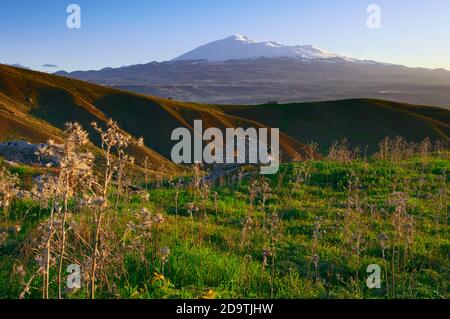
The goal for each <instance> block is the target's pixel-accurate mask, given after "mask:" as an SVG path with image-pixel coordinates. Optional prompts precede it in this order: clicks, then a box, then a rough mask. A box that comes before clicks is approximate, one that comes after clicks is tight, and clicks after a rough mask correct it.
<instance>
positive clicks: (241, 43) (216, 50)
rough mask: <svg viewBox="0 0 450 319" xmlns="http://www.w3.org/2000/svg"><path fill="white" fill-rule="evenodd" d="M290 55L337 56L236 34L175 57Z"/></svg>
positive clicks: (301, 46)
mask: <svg viewBox="0 0 450 319" xmlns="http://www.w3.org/2000/svg"><path fill="white" fill-rule="evenodd" d="M260 57H265V58H275V57H290V58H303V59H320V58H332V57H339V56H338V55H337V54H333V53H328V52H325V51H322V50H320V49H317V48H315V47H313V46H312V45H296V46H288V45H283V44H280V43H278V42H275V41H267V42H256V41H254V40H252V39H250V38H249V37H247V36H245V35H241V34H236V35H233V36H230V37H228V38H225V39H222V40H218V41H214V42H210V43H207V44H205V45H202V46H200V47H198V48H196V49H194V50H192V51H190V52H187V53H185V54H183V55H181V56H179V57H177V58H175V59H174V61H178V60H208V61H226V60H242V59H253V58H260Z"/></svg>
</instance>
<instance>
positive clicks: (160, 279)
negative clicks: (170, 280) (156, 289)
mask: <svg viewBox="0 0 450 319" xmlns="http://www.w3.org/2000/svg"><path fill="white" fill-rule="evenodd" d="M166 281H167V279H166V277H164V275H163V274H160V273H157V272H155V273H154V276H153V278H152V281H151V284H152V285H153V284H155V283H157V282H164V283H165V282H166Z"/></svg>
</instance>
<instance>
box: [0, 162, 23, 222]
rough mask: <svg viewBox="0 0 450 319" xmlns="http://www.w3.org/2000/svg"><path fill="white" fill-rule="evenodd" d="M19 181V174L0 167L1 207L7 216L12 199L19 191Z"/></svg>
mask: <svg viewBox="0 0 450 319" xmlns="http://www.w3.org/2000/svg"><path fill="white" fill-rule="evenodd" d="M19 182H20V180H19V176H18V175H17V174H12V173H10V172H9V170H7V169H6V167H1V168H0V207H1V208H2V209H3V215H4V217H5V218H7V217H8V214H9V208H10V206H11V202H12V200H13V199H14V198H15V197H16V196H17V194H18V193H19V189H18V185H19Z"/></svg>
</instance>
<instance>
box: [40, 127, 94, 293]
mask: <svg viewBox="0 0 450 319" xmlns="http://www.w3.org/2000/svg"><path fill="white" fill-rule="evenodd" d="M64 134H65V136H66V138H65V140H64V143H63V144H62V145H59V144H56V143H54V142H53V141H49V143H48V145H46V146H44V147H42V148H41V149H40V150H39V153H40V154H41V155H43V156H47V157H53V158H56V159H57V162H58V169H59V174H58V182H57V185H58V186H57V189H59V190H60V192H56V193H55V199H54V205H55V204H59V205H60V207H61V208H62V209H61V214H62V216H60V217H61V219H62V220H61V225H60V227H61V230H60V233H61V250H60V256H59V267H58V298H60V299H61V298H62V267H63V260H64V254H65V246H66V220H67V215H68V213H69V207H68V204H69V199H70V198H72V197H74V196H75V195H76V194H77V192H78V191H79V190H80V189H83V190H86V189H90V188H91V187H92V183H93V182H94V174H93V160H94V157H93V155H92V153H91V152H89V151H88V150H87V149H86V145H87V144H88V143H89V139H88V134H87V132H86V131H84V130H83V129H82V127H81V126H80V124H78V123H67V124H66V129H65V131H64ZM51 215H53V210H52V213H51ZM52 220H53V216H51V218H50V223H52ZM51 233H52V231H51V230H50V239H49V241H51V237H52V236H51ZM47 245H48V246H49V245H50V243H48V244H47ZM46 249H47V254H48V253H49V251H50V249H49V247H47V248H46ZM47 265H48V263H47ZM46 273H48V272H47V269H46ZM47 276H48V275H47ZM47 285H48V283H47ZM46 296H48V287H47V289H46Z"/></svg>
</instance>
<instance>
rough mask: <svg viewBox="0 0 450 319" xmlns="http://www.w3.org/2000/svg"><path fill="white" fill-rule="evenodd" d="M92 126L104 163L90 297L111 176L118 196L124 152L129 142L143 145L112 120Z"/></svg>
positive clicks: (91, 289)
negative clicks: (115, 177) (114, 180)
mask: <svg viewBox="0 0 450 319" xmlns="http://www.w3.org/2000/svg"><path fill="white" fill-rule="evenodd" d="M92 127H93V128H94V129H95V130H96V131H97V133H98V134H99V135H100V139H101V148H102V150H103V155H104V159H105V161H106V163H105V172H104V175H103V183H102V184H101V185H98V186H100V191H101V198H100V199H101V202H100V205H99V208H100V209H99V210H98V212H97V214H96V222H95V235H94V241H93V245H92V247H93V252H92V261H91V263H92V265H91V271H90V281H91V287H90V294H91V298H92V299H94V298H95V275H96V268H97V255H98V246H99V245H98V244H99V236H100V232H101V228H102V219H103V215H104V211H105V208H106V207H107V206H108V202H109V200H108V191H109V188H110V186H111V184H112V182H113V180H112V179H113V176H114V174H115V173H116V174H117V189H118V191H117V194H116V196H120V195H121V193H122V183H123V173H124V168H125V166H126V165H127V164H129V163H130V162H131V157H130V156H128V155H127V154H126V149H127V148H128V146H129V145H130V144H136V145H143V139H142V138H140V139H139V140H138V141H135V140H133V139H132V138H131V137H130V136H128V135H125V134H124V133H123V132H122V131H121V130H120V128H119V125H118V124H117V123H116V122H114V121H113V120H109V121H108V122H107V127H106V129H102V128H101V127H99V126H98V125H97V123H95V122H93V123H92Z"/></svg>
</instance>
